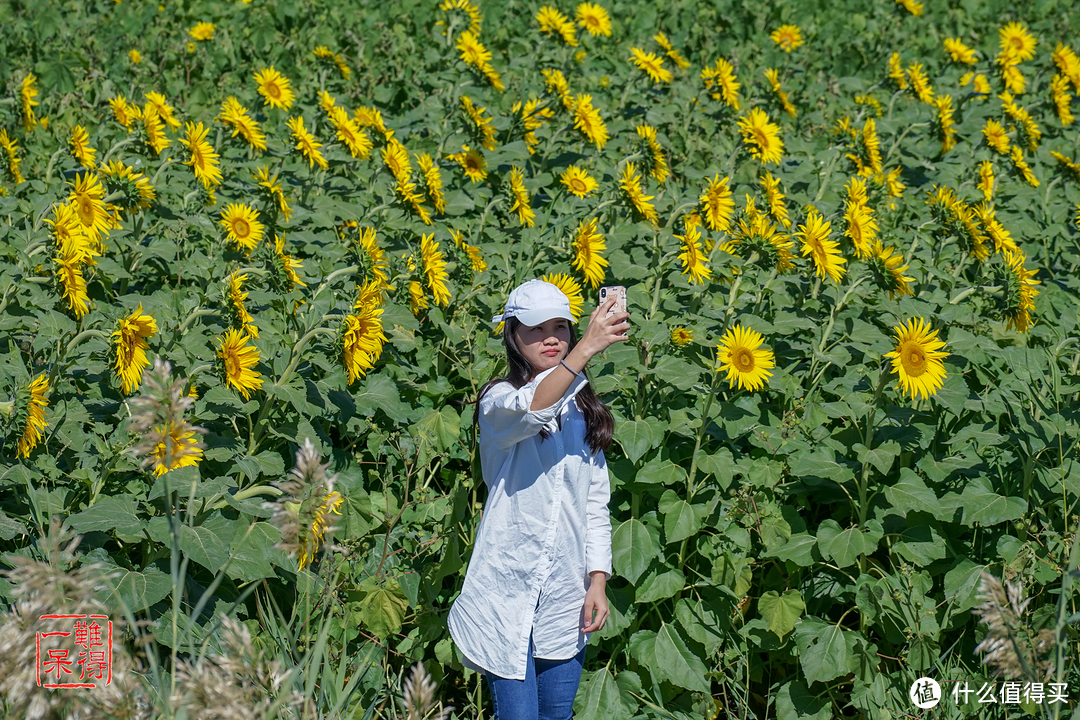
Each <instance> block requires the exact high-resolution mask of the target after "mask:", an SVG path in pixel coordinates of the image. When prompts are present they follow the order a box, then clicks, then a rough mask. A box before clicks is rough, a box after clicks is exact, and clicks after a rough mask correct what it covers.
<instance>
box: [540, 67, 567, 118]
mask: <svg viewBox="0 0 1080 720" xmlns="http://www.w3.org/2000/svg"><path fill="white" fill-rule="evenodd" d="M540 74H541V75H543V76H544V90H545V91H546V92H547V93H548V94H549V95H553V96H555V97H557V98H558V99H559V102H561V103H562V105H563V108H565V109H566V110H567V111H569V112H573V111H574V98H573V96H571V95H570V84H569V83H568V82H566V76H565V75H563V72H562V70H559V69H556V68H544V69H542V70H541V71H540Z"/></svg>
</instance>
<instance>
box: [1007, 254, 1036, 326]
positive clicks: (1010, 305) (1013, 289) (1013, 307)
mask: <svg viewBox="0 0 1080 720" xmlns="http://www.w3.org/2000/svg"><path fill="white" fill-rule="evenodd" d="M1003 258H1004V260H1005V265H1006V267H1007V268H1008V273H1007V275H1006V283H1005V285H1006V288H1005V293H1004V297H1005V301H1004V308H1003V314H1004V316H1005V320H1006V327H1008V328H1011V329H1012V330H1015V331H1016V332H1026V331H1027V330H1029V329H1030V328H1031V326H1032V325H1033V324H1034V321H1033V320H1032V318H1031V315H1032V313H1033V312H1034V311H1035V296H1036V295H1038V294H1039V291H1038V290H1036V289H1035V286H1036V285H1038V284H1039V281H1038V280H1035V279H1033V278H1034V277H1035V274H1036V273H1037V272H1038V271H1037V270H1026V269H1024V260H1025V259H1026V258H1025V257H1024V253H1023V251H1021V250H1020V249H1017V250H1015V251H1006V252H1005V253H1003Z"/></svg>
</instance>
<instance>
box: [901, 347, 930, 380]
mask: <svg viewBox="0 0 1080 720" xmlns="http://www.w3.org/2000/svg"><path fill="white" fill-rule="evenodd" d="M904 365H905V366H907V372H908V375H922V374H923V373H924V372H926V355H924V354H923V352H922V350H920V349H919V348H916V347H913V348H909V349H908V351H907V354H906V356H905V362H904Z"/></svg>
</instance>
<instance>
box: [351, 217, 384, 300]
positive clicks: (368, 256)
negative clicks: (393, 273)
mask: <svg viewBox="0 0 1080 720" xmlns="http://www.w3.org/2000/svg"><path fill="white" fill-rule="evenodd" d="M356 249H357V250H358V251H359V255H360V265H361V266H362V267H363V268H364V277H365V278H367V279H368V280H375V281H376V282H378V283H379V287H380V290H385V289H388V288H389V287H390V282H389V281H390V276H389V275H387V271H388V270H389V269H390V261H389V260H388V259H387V257H386V251H385V250H383V249H382V248H380V247H379V241H378V236H377V234H376V232H375V228H370V227H366V228H363V229H362V230H360V232H359V234H358V235H357V238H356Z"/></svg>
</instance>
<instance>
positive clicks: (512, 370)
mask: <svg viewBox="0 0 1080 720" xmlns="http://www.w3.org/2000/svg"><path fill="white" fill-rule="evenodd" d="M567 325H568V327H569V329H570V344H569V347H568V348H567V351H566V352H567V354H568V355H569V354H570V351H571V350H573V349H574V346H575V345H577V341H578V339H577V333H576V332H575V331H574V326H573V324H570V323H568V324H567ZM520 326H521V321H520V320H518V319H517V318H516V317H511V318H509V319H507V321H506V323H505V324H504V325H503V345H505V346H506V360H507V364H508V365H509V372H508V373H507V375H506V377H496V378H492V379H491V380H489V381H488V382H487V383H486V384H485V385H484V386H483V387H482V388H480V392H479V393H477V395H476V408H475V412H474V413H473V437H476V429H477V425H478V423H479V422H480V398H482V397H484V393H486V392H487V391H488V390H489V389H490V388H491V386H492V385H496V384H498V383H501V382H503V381H504V380H506V381H508V382H509V383H510V384H511V385H513V386H514V387H515V388H521V387H522V386H524V385H526V384H527V383H528V382H529V381H530V380H532V378H533V375H534V370H533V367H532V365H531V364H530V363H529V361H528V360H527V359H526V358H525V356H524V355H523V354H522V353H521V350H519V349H518V345H517V338H516V337H515V335H514V333H515V332H516V331H517V329H518V328H519V327H520ZM583 372H584V371H583ZM574 397H575V398H576V399H577V401H578V405H579V407H580V408H581V412H582V414H584V415H585V442H587V443H588V444H589V447H590V448H591V449H592V451H593V452H594V453H596V452H598V451H600V450H605V451H606V450H607V449H608V448H609V447H611V439H612V437H613V436H614V434H615V418H614V416H612V414H611V411H610V410H608V407H607V405H605V404H604V401H603V400H601V399H600V396H599V395H597V394H596V391H595V390H593V388H592V383H586V384H585V386H584V387H583V388H581V390H579V391H578V393H577V395H575V396H574ZM550 436H551V433H550V432H549V431H548V430H547V428H543V429H541V430H540V437H541V438H543V439H545V440H546V439H547V438H548V437H550Z"/></svg>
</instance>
